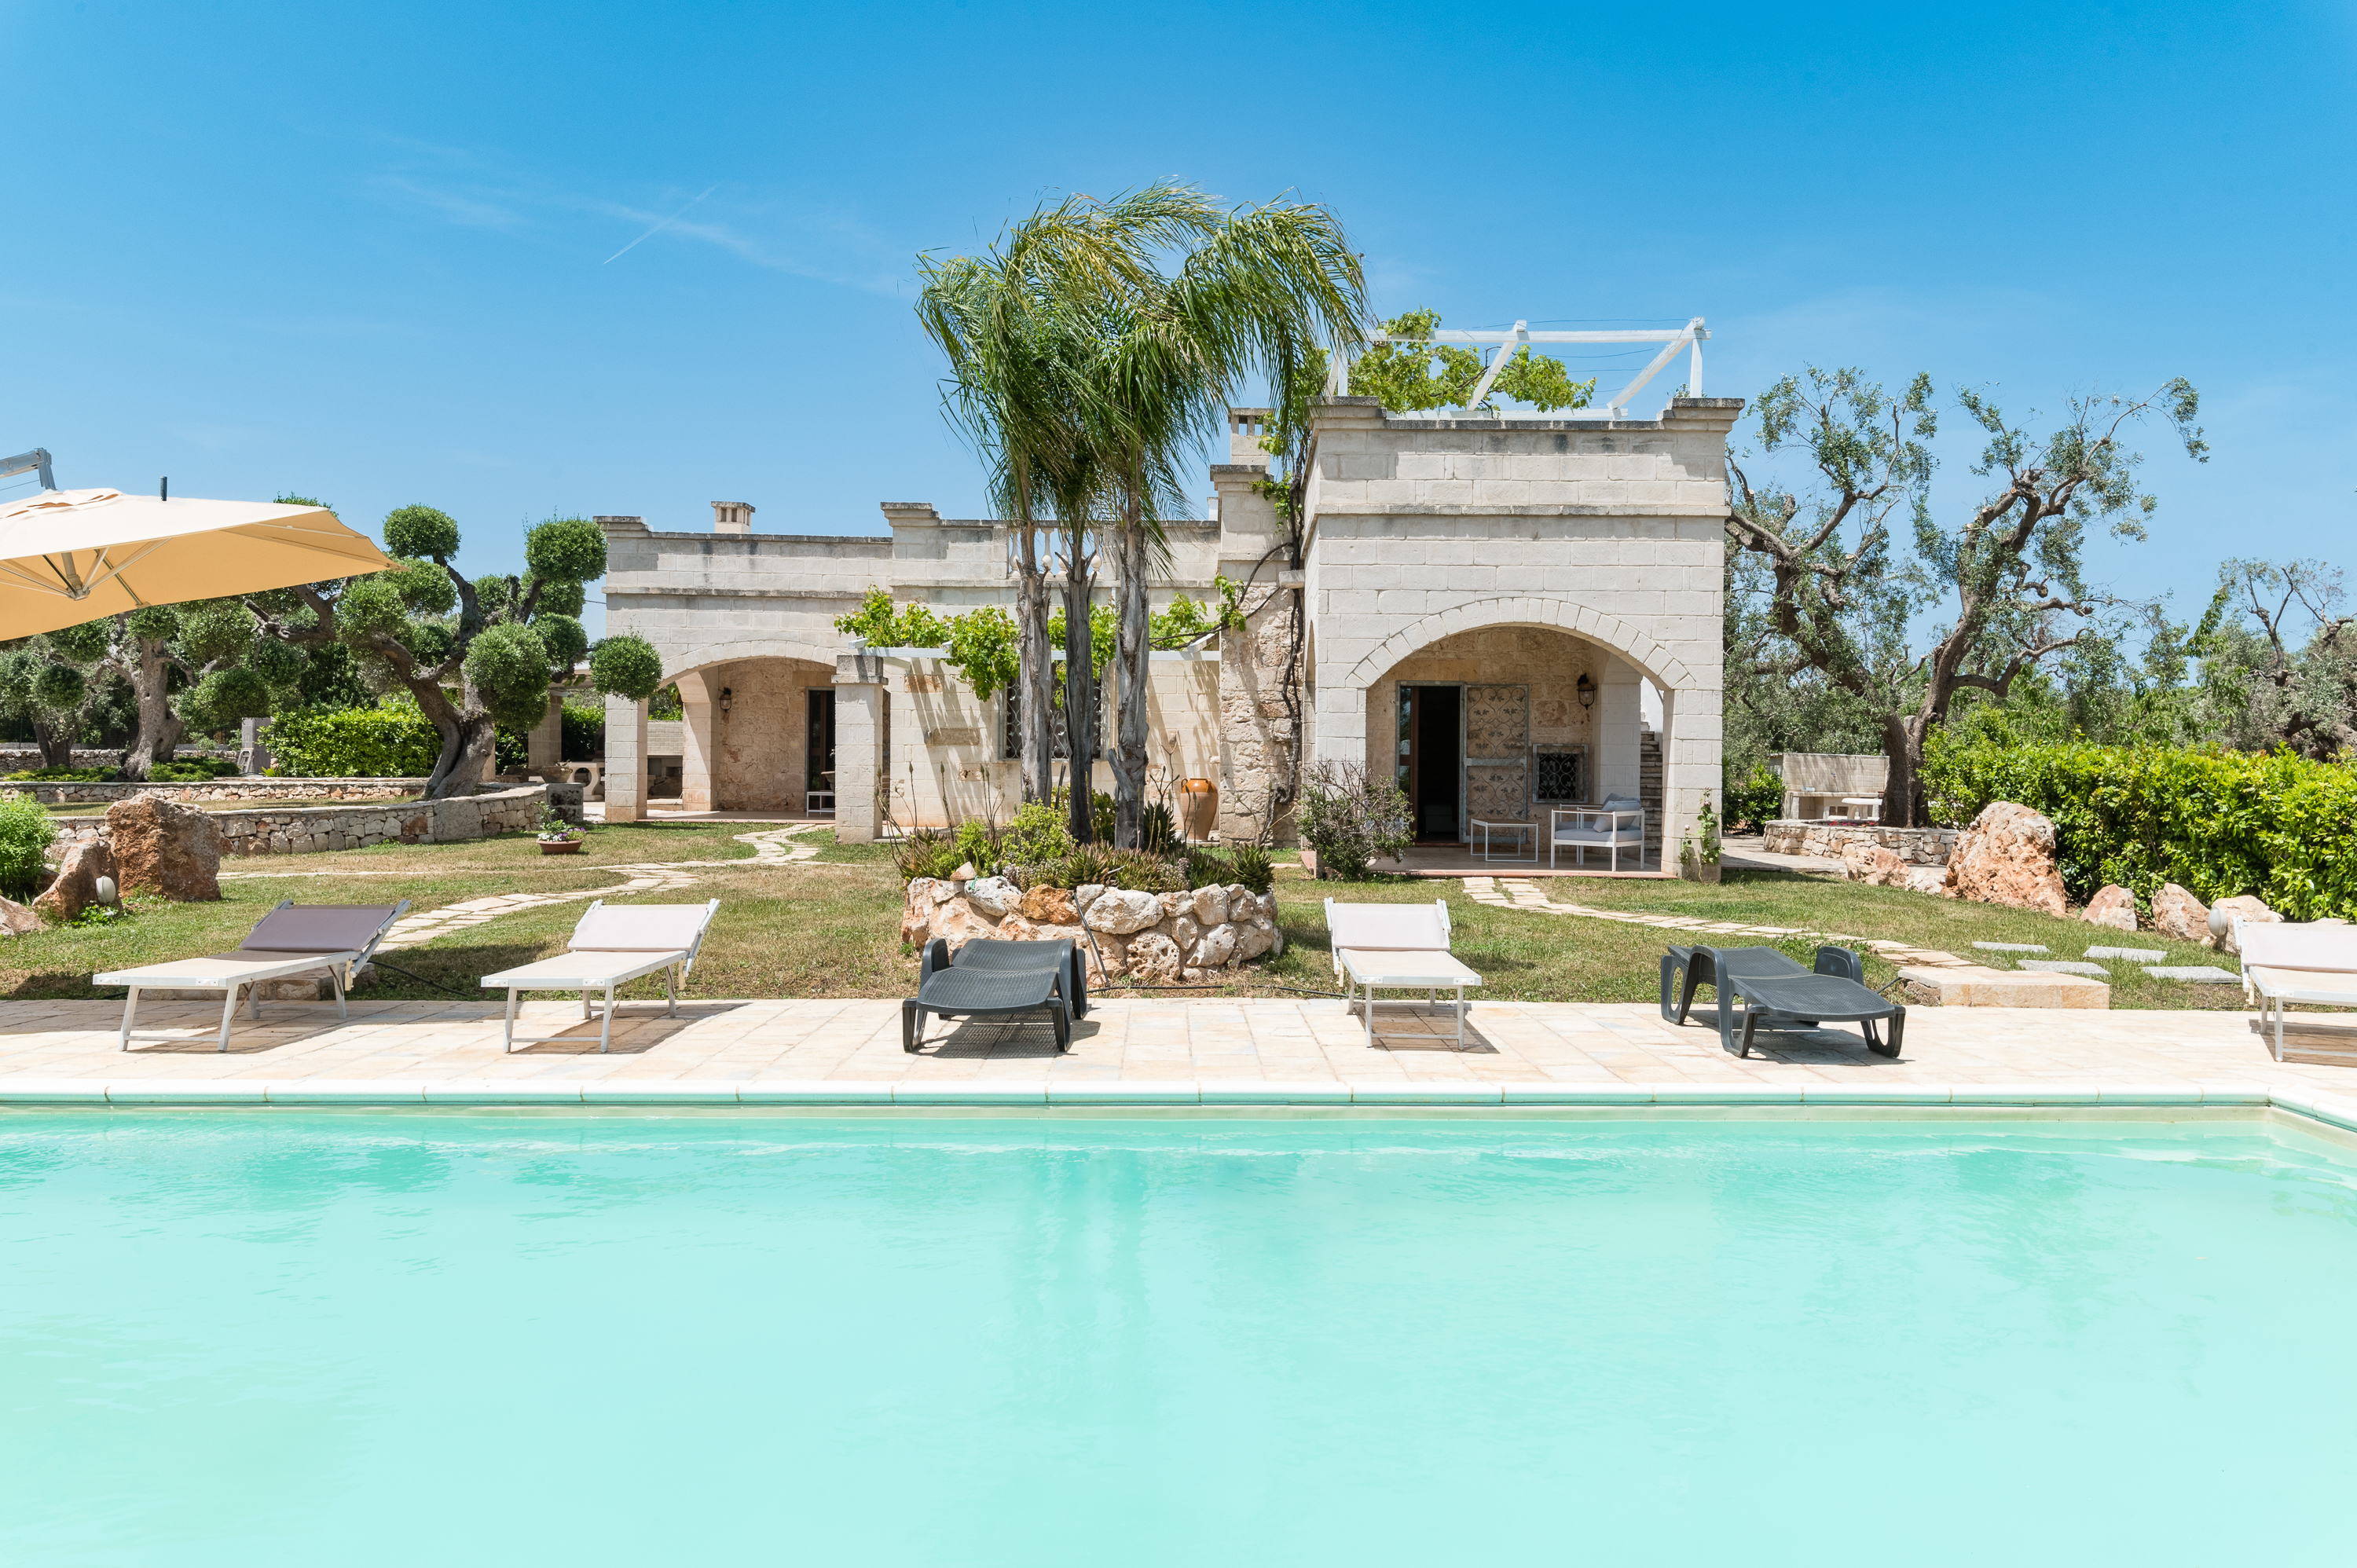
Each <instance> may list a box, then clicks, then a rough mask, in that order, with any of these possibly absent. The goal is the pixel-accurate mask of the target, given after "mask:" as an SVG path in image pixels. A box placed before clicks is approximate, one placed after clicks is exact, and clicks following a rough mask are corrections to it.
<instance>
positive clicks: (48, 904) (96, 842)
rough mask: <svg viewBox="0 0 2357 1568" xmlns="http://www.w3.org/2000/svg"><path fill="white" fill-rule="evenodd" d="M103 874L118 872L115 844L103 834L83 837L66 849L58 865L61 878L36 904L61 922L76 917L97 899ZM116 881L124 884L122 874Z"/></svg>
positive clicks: (34, 906) (40, 912)
mask: <svg viewBox="0 0 2357 1568" xmlns="http://www.w3.org/2000/svg"><path fill="white" fill-rule="evenodd" d="M102 876H115V870H114V851H113V845H111V844H110V843H107V841H106V840H104V839H102V838H88V839H83V840H81V842H80V843H76V844H74V845H72V846H71V847H70V848H69V849H68V850H67V851H66V858H65V863H64V864H63V865H59V867H58V879H57V880H56V881H55V882H52V883H50V884H49V886H48V891H46V892H44V893H43V894H42V895H41V896H40V897H38V898H36V899H34V900H33V908H34V909H35V911H36V912H38V914H40V915H41V916H42V917H43V918H47V919H50V920H55V921H57V922H59V924H63V923H64V922H66V921H68V920H70V919H73V918H75V917H76V916H78V915H80V914H81V912H82V911H83V910H84V909H87V908H90V907H91V905H92V904H95V903H97V902H98V879H99V878H100V877H102ZM115 881H116V885H117V886H121V884H122V878H121V877H119V876H116V877H115Z"/></svg>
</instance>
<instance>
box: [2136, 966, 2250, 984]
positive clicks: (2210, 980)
mask: <svg viewBox="0 0 2357 1568" xmlns="http://www.w3.org/2000/svg"><path fill="white" fill-rule="evenodd" d="M2145 972H2146V973H2147V974H2148V975H2150V976H2152V977H2153V978H2154V979H2155V980H2190V981H2191V982H2192V983H2194V984H2196V985H2240V984H2242V983H2243V977H2242V976H2241V975H2239V974H2236V973H2234V972H2232V971H2231V970H2223V969H2216V968H2212V966H2211V965H2209V964H2206V963H2204V964H2196V965H2192V966H2179V967H2177V968H2167V967H2164V968H2160V969H2147V970H2146V971H2145Z"/></svg>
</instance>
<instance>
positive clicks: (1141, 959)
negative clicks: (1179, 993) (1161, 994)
mask: <svg viewBox="0 0 2357 1568" xmlns="http://www.w3.org/2000/svg"><path fill="white" fill-rule="evenodd" d="M1185 967H1186V966H1185V963H1184V961H1182V957H1181V955H1180V953H1179V944H1178V943H1177V942H1174V941H1172V940H1170V939H1169V938H1168V937H1166V936H1164V935H1163V934H1162V933H1161V932H1160V931H1146V932H1143V933H1141V934H1139V935H1138V936H1136V937H1134V938H1132V939H1131V940H1130V944H1129V972H1130V973H1131V974H1132V975H1133V976H1135V978H1136V979H1137V981H1138V982H1139V983H1141V984H1145V985H1176V984H1178V983H1179V971H1180V970H1181V969H1183V968H1185Z"/></svg>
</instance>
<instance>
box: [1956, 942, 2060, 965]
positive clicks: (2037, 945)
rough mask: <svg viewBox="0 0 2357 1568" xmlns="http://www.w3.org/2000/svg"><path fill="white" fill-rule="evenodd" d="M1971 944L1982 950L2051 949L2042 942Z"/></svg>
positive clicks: (2038, 950)
mask: <svg viewBox="0 0 2357 1568" xmlns="http://www.w3.org/2000/svg"><path fill="white" fill-rule="evenodd" d="M1973 946H1975V947H1976V948H1978V949H1980V950H1981V951H1983V952H2050V951H2052V950H2051V949H2050V948H2049V947H2048V946H2047V945H2046V944H2045V943H2044V942H1975V943H1974V944H1973ZM2022 967H2023V968H2025V969H2027V968H2028V967H2029V965H2027V964H2024V965H2023V966H2022Z"/></svg>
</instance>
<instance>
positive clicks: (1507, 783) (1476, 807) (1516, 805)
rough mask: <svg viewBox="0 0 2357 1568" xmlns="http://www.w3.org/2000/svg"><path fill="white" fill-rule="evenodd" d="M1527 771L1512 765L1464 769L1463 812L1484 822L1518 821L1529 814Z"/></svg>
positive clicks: (1528, 775)
mask: <svg viewBox="0 0 2357 1568" xmlns="http://www.w3.org/2000/svg"><path fill="white" fill-rule="evenodd" d="M1530 779H1531V774H1530V769H1529V768H1525V767H1523V766H1522V765H1520V764H1516V765H1514V766H1512V767H1507V768H1497V767H1491V768H1484V767H1480V766H1479V765H1475V764H1468V765H1467V766H1466V768H1465V812H1466V815H1467V816H1468V817H1469V818H1470V817H1479V818H1480V819H1481V820H1482V821H1483V822H1523V821H1524V820H1525V819H1526V818H1527V817H1528V815H1529V811H1530V799H1531V789H1530Z"/></svg>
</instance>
